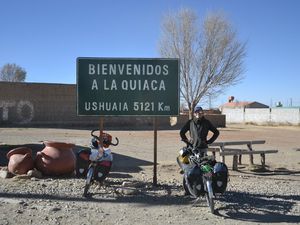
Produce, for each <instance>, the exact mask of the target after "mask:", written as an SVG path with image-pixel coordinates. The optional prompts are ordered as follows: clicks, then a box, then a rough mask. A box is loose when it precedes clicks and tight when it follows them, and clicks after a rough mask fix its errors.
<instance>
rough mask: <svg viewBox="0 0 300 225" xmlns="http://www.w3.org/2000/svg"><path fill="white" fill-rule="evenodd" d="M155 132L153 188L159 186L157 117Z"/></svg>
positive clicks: (155, 119) (154, 123)
mask: <svg viewBox="0 0 300 225" xmlns="http://www.w3.org/2000/svg"><path fill="white" fill-rule="evenodd" d="M153 130H154V154H153V156H154V159H153V186H157V117H154V118H153Z"/></svg>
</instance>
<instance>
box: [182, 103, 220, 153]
mask: <svg viewBox="0 0 300 225" xmlns="http://www.w3.org/2000/svg"><path fill="white" fill-rule="evenodd" d="M188 131H190V137H191V140H190V141H189V140H188V138H187V137H186V132H188ZM209 131H211V132H212V133H213V136H212V137H211V138H209V139H208V140H207V136H208V132H209ZM218 136H219V131H218V130H217V128H215V127H214V126H213V125H212V124H211V122H210V121H209V120H208V119H206V118H205V117H204V111H203V109H202V107H200V106H196V107H195V109H194V118H193V119H191V120H189V121H187V123H186V124H185V125H184V126H183V127H182V128H181V130H180V137H181V139H182V141H184V142H185V143H190V144H192V145H193V147H194V148H195V149H197V150H198V151H200V152H201V153H202V154H203V156H205V155H207V148H208V144H211V143H213V142H214V141H215V140H216V139H217V138H218Z"/></svg>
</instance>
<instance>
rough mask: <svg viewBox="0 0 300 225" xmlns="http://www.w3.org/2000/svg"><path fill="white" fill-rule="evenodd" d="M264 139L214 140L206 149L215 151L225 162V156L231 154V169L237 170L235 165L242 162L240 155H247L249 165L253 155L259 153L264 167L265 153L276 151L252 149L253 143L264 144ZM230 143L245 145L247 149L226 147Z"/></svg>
mask: <svg viewBox="0 0 300 225" xmlns="http://www.w3.org/2000/svg"><path fill="white" fill-rule="evenodd" d="M265 142H266V141H265V140H252V141H226V142H214V143H212V144H210V145H209V149H208V151H210V152H212V154H213V155H214V156H215V155H216V152H219V154H220V161H221V162H224V163H225V156H230V155H232V156H233V164H232V169H233V170H237V165H238V164H240V165H241V164H242V155H249V159H250V165H253V164H254V163H253V155H255V154H260V156H261V164H262V166H263V167H265V160H266V159H265V154H270V153H277V152H278V150H258V151H254V149H253V145H254V144H264V143H265ZM231 145H246V146H247V149H240V148H228V147H226V146H231Z"/></svg>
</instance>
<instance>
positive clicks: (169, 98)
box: [77, 57, 179, 116]
mask: <svg viewBox="0 0 300 225" xmlns="http://www.w3.org/2000/svg"><path fill="white" fill-rule="evenodd" d="M77 114H78V115H87V116H88V115H95V116H96V115H97V116H98V115H102V116H113V115H115V116H120V115H124V116H128V115H129V116H130V115H151V116H171V115H173V116H175V115H178V114H179V60H178V59H161V58H155V59H147V58H146V59H145V58H142V59H139V58H83V57H82V58H81V57H80V58H77Z"/></svg>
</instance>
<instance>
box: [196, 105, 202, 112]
mask: <svg viewBox="0 0 300 225" xmlns="http://www.w3.org/2000/svg"><path fill="white" fill-rule="evenodd" d="M198 112H203V108H202V107H201V106H196V107H195V108H194V113H198Z"/></svg>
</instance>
